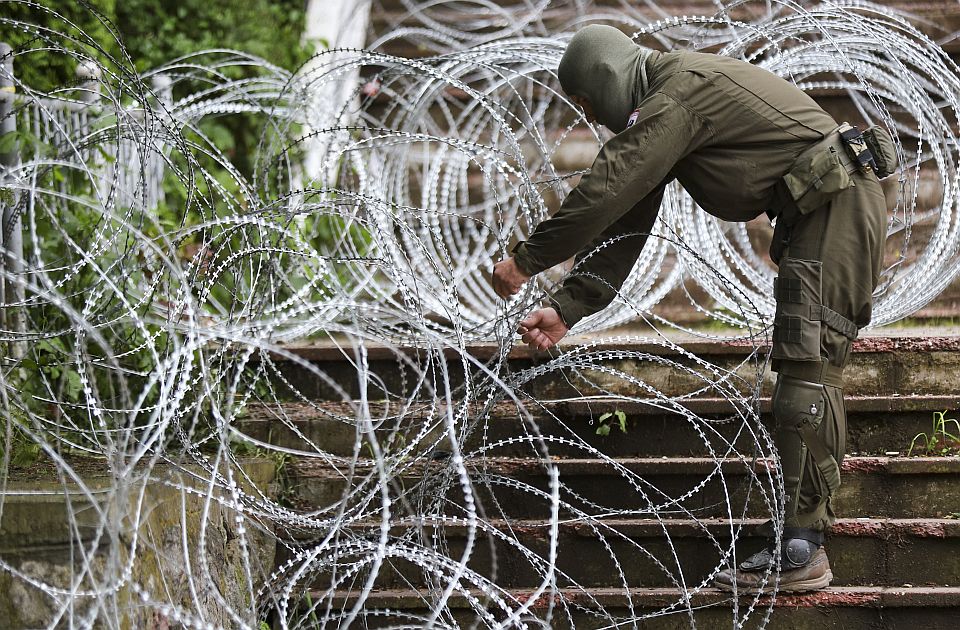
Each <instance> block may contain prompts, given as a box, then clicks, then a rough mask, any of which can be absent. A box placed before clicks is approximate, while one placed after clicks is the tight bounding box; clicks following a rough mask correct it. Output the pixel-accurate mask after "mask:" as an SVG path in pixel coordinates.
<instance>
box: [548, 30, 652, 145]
mask: <svg viewBox="0 0 960 630" xmlns="http://www.w3.org/2000/svg"><path fill="white" fill-rule="evenodd" d="M651 52H653V51H652V50H650V49H649V48H644V47H643V46H640V45H638V44H635V43H634V42H633V40H632V39H630V38H629V37H627V36H626V35H624V34H623V33H622V32H621V31H619V30H618V29H616V28H614V27H612V26H604V25H601V24H591V25H590V26H586V27H584V28H582V29H580V30H579V31H577V34H576V35H574V36H573V38H572V39H571V40H570V44H569V45H567V49H566V50H565V51H564V52H563V58H562V59H561V60H560V67H559V68H558V69H557V76H558V77H559V78H560V85H561V86H563V90H564V91H565V92H566V93H567V94H570V95H573V96H580V97H583V98H587V99H589V100H590V104H591V105H593V111H594V113H595V114H596V116H597V121H598V122H599V123H600V124H602V125H604V126H605V127H607V128H608V129H610V130H611V131H613V132H614V133H620V132H621V131H623V130H624V129H626V128H627V119H628V118H629V117H630V114H631V113H632V112H633V110H634V109H636V107H637V105H639V103H640V101H641V100H642V99H643V97H644V95H645V94H646V91H647V74H646V68H645V67H644V62H645V61H646V59H647V57H648V56H649V55H650V53H651Z"/></svg>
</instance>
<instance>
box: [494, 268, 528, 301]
mask: <svg viewBox="0 0 960 630" xmlns="http://www.w3.org/2000/svg"><path fill="white" fill-rule="evenodd" d="M529 279H530V276H528V275H527V274H525V273H523V270H521V269H520V267H519V266H518V265H517V262H516V261H515V260H514V259H513V258H507V259H505V260H501V261H500V262H498V263H497V264H496V265H494V266H493V290H494V291H495V292H496V294H497V295H499V296H500V297H502V298H504V299H506V298H508V297H510V296H511V295H516V294H517V293H519V292H520V287H522V286H523V283H525V282H526V281H527V280H529Z"/></svg>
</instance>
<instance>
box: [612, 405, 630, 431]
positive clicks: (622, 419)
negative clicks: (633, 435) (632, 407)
mask: <svg viewBox="0 0 960 630" xmlns="http://www.w3.org/2000/svg"><path fill="white" fill-rule="evenodd" d="M614 414H615V415H616V416H617V421H618V422H619V423H620V432H621V433H626V432H627V414H625V413H623V412H622V411H620V410H619V409H617V410H616V411H615V412H614Z"/></svg>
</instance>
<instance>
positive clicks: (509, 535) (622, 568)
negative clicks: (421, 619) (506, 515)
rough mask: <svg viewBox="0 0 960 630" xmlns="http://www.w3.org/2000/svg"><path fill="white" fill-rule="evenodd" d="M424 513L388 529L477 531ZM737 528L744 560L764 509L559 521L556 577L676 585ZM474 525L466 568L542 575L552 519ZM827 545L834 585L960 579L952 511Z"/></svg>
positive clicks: (871, 526)
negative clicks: (748, 516)
mask: <svg viewBox="0 0 960 630" xmlns="http://www.w3.org/2000/svg"><path fill="white" fill-rule="evenodd" d="M427 522H430V521H427ZM423 523H424V520H423V519H410V520H408V521H407V522H405V523H404V522H399V523H397V524H396V525H394V526H393V527H392V528H391V530H390V537H391V538H390V539H391V540H395V541H400V540H405V541H408V542H409V541H411V540H412V541H416V543H414V544H423V545H425V546H426V548H428V549H430V548H442V549H443V550H444V551H443V553H444V554H445V555H447V556H448V557H451V558H461V557H463V556H464V554H465V552H466V542H467V536H468V533H469V532H470V528H469V527H468V526H467V521H466V520H461V521H457V520H456V519H451V520H448V521H446V522H444V523H443V524H442V525H435V524H431V525H424V524H423ZM733 531H736V532H737V536H738V542H737V554H738V559H740V560H742V559H743V558H745V557H746V556H748V555H750V554H751V553H753V552H754V551H758V550H760V549H761V548H763V547H764V545H765V541H766V537H765V535H764V534H763V533H762V530H761V521H760V520H757V519H753V520H737V521H725V520H719V519H706V520H704V521H699V522H698V521H694V520H689V519H663V520H654V519H590V520H588V521H586V520H580V521H562V522H561V523H560V524H559V526H558V531H557V537H556V571H557V574H556V580H557V585H558V586H561V587H567V586H571V587H572V586H582V587H588V588H593V587H604V586H607V587H609V586H614V585H619V586H623V587H629V588H634V587H676V586H678V582H680V581H682V583H683V584H687V585H696V584H699V583H701V582H703V581H704V580H707V579H708V578H709V577H710V576H712V575H713V574H715V573H716V571H717V570H718V567H725V566H727V565H728V563H730V558H729V557H728V556H727V554H728V553H729V551H730V549H729V547H730V540H731V535H732V532H733ZM374 532H377V524H375V523H366V524H358V525H356V526H355V527H351V528H348V530H347V531H345V532H344V534H345V537H347V538H352V537H360V536H369V535H370V534H372V533H374ZM475 533H476V537H477V541H476V542H477V544H476V546H475V547H474V549H473V551H472V553H471V555H470V560H469V562H468V564H467V567H468V568H469V569H471V570H473V571H475V572H477V573H478V574H480V575H482V576H484V577H486V578H488V579H490V580H491V581H493V582H495V583H496V584H498V585H499V586H501V587H504V588H515V587H516V588H519V587H533V586H535V585H537V584H540V583H541V582H542V581H543V579H544V575H545V574H546V568H547V567H548V566H549V560H548V559H549V558H550V556H551V552H550V545H551V539H550V527H549V525H548V524H547V523H544V522H543V521H503V520H491V521H488V522H485V523H479V524H478V525H477V527H476V529H475ZM323 534H325V532H323ZM315 535H316V534H315ZM321 537H322V536H321ZM295 538H296V537H295ZM312 542H316V541H312V540H310V539H307V538H305V537H303V536H300V537H299V540H298V541H297V543H298V546H299V545H302V546H304V547H307V548H309V547H310V546H311V543H312ZM826 549H827V551H828V553H829V557H830V562H831V567H832V570H833V574H834V581H833V585H834V586H857V585H865V584H869V585H884V586H902V585H903V584H905V583H910V584H915V585H925V586H950V585H953V586H960V521H958V520H955V519H841V520H839V521H838V522H837V523H836V524H835V526H834V527H833V529H832V531H831V533H830V537H829V539H828V541H827V543H826ZM584 558H589V559H590V562H584ZM281 564H282V562H281ZM409 585H414V586H418V587H421V586H423V587H425V586H426V584H425V583H424V580H423V574H422V571H421V569H420V568H419V567H417V566H414V565H412V564H411V563H410V562H408V561H405V560H403V559H397V558H394V559H392V560H391V562H390V563H388V564H387V565H385V566H383V567H381V569H380V571H379V573H378V577H377V580H376V586H377V588H386V589H389V588H403V587H405V586H409ZM316 586H318V587H320V586H322V584H317V585H316Z"/></svg>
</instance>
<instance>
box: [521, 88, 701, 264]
mask: <svg viewBox="0 0 960 630" xmlns="http://www.w3.org/2000/svg"><path fill="white" fill-rule="evenodd" d="M706 135H707V132H706V126H705V125H704V123H703V120H702V119H701V118H700V116H699V115H698V114H696V113H695V112H693V111H691V110H689V109H687V108H686V107H684V106H683V105H682V104H681V103H680V102H678V101H677V100H675V99H674V98H673V97H672V96H670V95H668V94H665V93H663V92H657V93H656V94H653V95H652V96H650V98H648V99H647V100H646V101H645V102H644V104H643V106H642V107H641V108H640V112H639V116H638V118H637V122H636V123H634V125H633V126H632V127H629V128H628V129H627V130H626V131H624V132H623V133H620V134H617V135H616V136H614V137H613V138H611V139H610V140H608V141H607V143H606V144H604V145H603V148H602V149H601V150H600V154H599V155H598V156H597V159H596V160H595V161H594V163H593V166H592V167H591V169H590V172H589V173H588V174H586V175H584V176H583V178H582V179H581V180H580V184H579V185H578V186H577V187H576V188H575V189H574V190H573V191H572V192H571V193H570V194H569V195H567V198H566V199H565V200H564V201H563V204H561V206H560V209H559V210H558V211H557V213H556V214H555V215H554V216H553V217H551V218H550V219H547V220H546V221H543V222H542V223H540V225H538V226H537V229H536V230H534V232H533V234H531V235H530V237H529V238H528V239H527V240H526V241H525V242H523V243H520V244H519V245H518V246H517V247H515V248H514V254H515V259H516V262H517V264H518V265H519V266H520V268H521V269H522V270H523V271H525V272H527V273H529V274H530V275H534V274H537V273H540V272H541V271H543V270H545V269H549V268H550V267H553V266H554V265H557V264H559V263H561V262H563V261H565V260H568V259H569V258H571V257H572V256H573V255H574V254H576V253H577V252H579V251H581V250H582V249H583V248H584V247H586V246H587V245H588V244H589V243H591V242H592V241H593V240H594V239H596V238H597V236H599V235H600V234H601V233H602V232H603V231H604V230H606V229H607V228H608V227H610V226H611V225H612V224H613V223H614V222H615V221H617V219H619V218H620V217H621V216H623V215H624V214H626V213H627V211H628V210H630V209H631V208H633V207H634V205H636V204H637V203H638V202H639V201H640V200H641V199H644V198H646V197H647V195H649V194H650V192H651V191H652V190H653V189H654V188H655V187H656V186H657V185H658V184H659V183H660V182H661V181H662V180H663V179H664V178H665V177H666V176H667V174H668V173H669V172H670V171H671V169H673V166H674V165H675V164H676V163H677V162H678V161H679V160H681V159H682V158H683V157H684V156H686V155H687V154H689V153H690V152H691V151H693V150H695V149H696V148H697V147H698V146H699V145H700V144H701V143H702V142H703V141H704V139H705V136H706Z"/></svg>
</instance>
